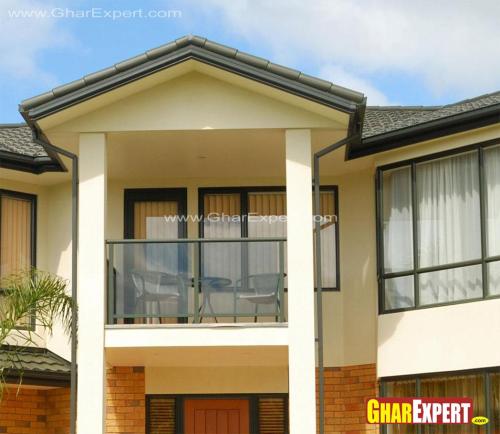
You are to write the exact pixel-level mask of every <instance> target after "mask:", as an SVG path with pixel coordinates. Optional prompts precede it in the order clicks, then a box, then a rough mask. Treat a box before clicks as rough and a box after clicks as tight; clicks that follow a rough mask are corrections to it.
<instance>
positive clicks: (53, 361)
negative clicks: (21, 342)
mask: <svg viewBox="0 0 500 434" xmlns="http://www.w3.org/2000/svg"><path fill="white" fill-rule="evenodd" d="M0 367H1V368H4V369H5V370H6V371H7V372H6V374H5V373H4V375H5V376H6V377H7V378H10V379H11V380H12V381H18V379H19V375H20V374H21V378H22V381H23V382H26V383H32V382H34V381H35V380H37V379H38V380H40V381H42V380H55V381H61V382H67V381H68V380H69V375H70V372H71V363H70V362H69V361H67V360H66V359H63V358H62V357H60V356H58V355H57V354H55V353H53V352H52V351H50V350H48V349H46V348H34V347H17V346H8V345H5V346H2V347H0Z"/></svg>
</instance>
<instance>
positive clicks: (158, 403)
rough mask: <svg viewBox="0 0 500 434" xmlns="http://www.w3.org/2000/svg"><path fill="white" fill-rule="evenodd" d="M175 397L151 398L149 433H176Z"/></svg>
mask: <svg viewBox="0 0 500 434" xmlns="http://www.w3.org/2000/svg"><path fill="white" fill-rule="evenodd" d="M175 413H176V412H175V398H163V397H151V398H150V399H149V414H148V430H147V432H148V433H149V434H175Z"/></svg>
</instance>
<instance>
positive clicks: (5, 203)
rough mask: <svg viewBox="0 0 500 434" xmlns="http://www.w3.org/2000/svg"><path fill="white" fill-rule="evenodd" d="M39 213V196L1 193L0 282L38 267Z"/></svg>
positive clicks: (0, 298)
mask: <svg viewBox="0 0 500 434" xmlns="http://www.w3.org/2000/svg"><path fill="white" fill-rule="evenodd" d="M35 213H36V197H35V196H33V195H30V194H25V193H18V192H12V191H7V190H1V189H0V282H2V281H5V279H8V278H9V276H11V275H13V274H15V273H19V272H23V271H27V270H29V269H30V268H31V267H33V266H34V265H35ZM2 294H3V291H2V289H1V284H0V304H1V301H2ZM31 320H32V319H30V318H27V319H26V320H25V321H23V324H21V325H22V326H29V325H30V324H31ZM25 322H26V324H24V323H25Z"/></svg>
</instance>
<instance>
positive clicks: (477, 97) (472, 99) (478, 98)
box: [442, 90, 500, 108]
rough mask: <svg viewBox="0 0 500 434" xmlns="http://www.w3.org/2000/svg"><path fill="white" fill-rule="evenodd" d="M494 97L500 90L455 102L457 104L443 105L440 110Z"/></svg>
mask: <svg viewBox="0 0 500 434" xmlns="http://www.w3.org/2000/svg"><path fill="white" fill-rule="evenodd" d="M496 95H500V90H497V91H495V92H489V93H484V94H482V95H478V96H474V97H472V98H467V99H463V100H461V101H457V102H453V103H450V104H446V105H443V106H442V108H447V107H454V106H457V105H460V104H465V103H467V102H472V101H477V100H480V99H483V98H488V97H490V96H496Z"/></svg>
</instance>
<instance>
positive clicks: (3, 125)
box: [0, 122, 28, 128]
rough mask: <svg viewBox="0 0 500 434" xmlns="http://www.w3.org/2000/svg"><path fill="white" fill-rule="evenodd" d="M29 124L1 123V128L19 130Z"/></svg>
mask: <svg viewBox="0 0 500 434" xmlns="http://www.w3.org/2000/svg"><path fill="white" fill-rule="evenodd" d="M27 126H28V124H27V123H26V122H13V123H5V124H2V123H0V128H19V127H27Z"/></svg>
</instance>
